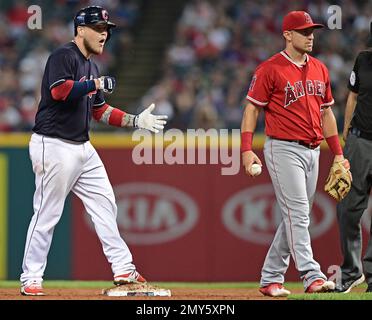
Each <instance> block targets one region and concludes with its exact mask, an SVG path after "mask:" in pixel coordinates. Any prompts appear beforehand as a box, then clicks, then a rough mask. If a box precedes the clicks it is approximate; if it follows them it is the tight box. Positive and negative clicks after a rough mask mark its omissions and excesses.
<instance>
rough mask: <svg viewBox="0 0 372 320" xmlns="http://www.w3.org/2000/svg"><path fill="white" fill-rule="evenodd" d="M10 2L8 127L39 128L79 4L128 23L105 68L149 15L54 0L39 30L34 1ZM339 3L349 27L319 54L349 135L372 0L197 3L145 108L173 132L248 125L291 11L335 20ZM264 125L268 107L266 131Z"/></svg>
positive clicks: (1, 53)
mask: <svg viewBox="0 0 372 320" xmlns="http://www.w3.org/2000/svg"><path fill="white" fill-rule="evenodd" d="M4 1H5V2H6V0H4ZM2 2H3V0H2ZM8 2H9V5H8V7H6V8H5V9H4V8H1V7H0V9H1V10H0V74H1V86H0V131H22V130H23V131H27V130H30V129H31V127H32V125H33V121H34V115H35V112H36V109H37V103H38V101H39V91H40V90H39V89H40V81H41V78H42V74H43V70H44V66H45V63H46V60H47V57H48V55H49V54H50V52H51V50H52V49H53V48H55V47H57V46H58V45H61V44H64V43H66V42H68V41H70V40H71V39H72V35H73V23H72V17H73V14H74V13H75V12H77V10H78V9H79V8H81V7H83V6H86V5H90V4H101V5H103V6H104V7H105V8H107V9H108V11H109V12H110V20H113V21H115V23H117V24H118V26H119V28H117V30H116V31H117V32H115V33H114V35H113V37H112V41H111V40H110V42H109V44H108V48H107V50H105V53H104V54H103V55H102V56H100V57H97V59H96V61H97V62H98V64H99V65H100V69H101V72H105V70H107V69H109V68H112V67H113V66H114V62H115V55H116V54H118V52H119V51H120V50H119V49H120V48H122V47H123V46H125V45H128V43H130V42H131V41H132V34H131V27H132V26H133V24H134V23H135V21H136V19H137V17H138V15H139V14H140V10H139V6H138V3H139V1H136V0H126V1H119V0H107V1H103V0H102V1H72V0H56V1H44V4H43V28H42V30H31V31H30V30H28V29H27V19H28V17H29V14H28V13H27V8H28V6H29V5H30V4H29V3H28V2H27V1H8ZM34 2H36V1H34ZM331 5H338V6H339V7H340V8H341V10H342V11H341V13H342V20H341V21H342V29H334V30H331V29H329V28H325V29H322V30H316V31H315V41H314V43H315V46H314V51H313V55H314V56H315V57H318V58H319V59H321V60H322V61H323V62H324V63H325V64H326V65H327V66H328V68H329V70H330V75H331V81H332V89H333V95H334V98H335V101H336V104H335V106H334V112H335V114H336V117H337V120H338V125H339V130H340V131H341V130H342V123H343V113H344V107H345V101H346V96H347V92H348V91H347V87H346V86H347V81H348V79H349V75H350V72H351V70H352V67H353V63H354V59H355V57H356V55H357V53H358V52H359V51H360V50H362V49H365V43H366V39H367V36H368V34H369V24H370V21H371V19H372V3H371V1H368V0H365V1H355V0H339V1H332V3H331V2H328V1H326V0H311V1H310V0H308V1H306V0H304V1H290V0H276V1H274V0H260V1H250V0H213V1H212V0H209V1H208V0H194V1H189V2H187V4H186V6H185V8H184V10H183V13H182V15H181V16H180V18H179V21H178V24H177V26H176V28H175V29H174V30H175V34H174V41H173V43H171V44H170V45H169V48H168V49H167V51H166V53H165V58H164V61H163V62H162V63H163V72H162V75H161V76H160V78H159V80H158V81H157V83H156V84H155V85H154V86H153V87H152V88H150V89H149V91H148V92H147V94H146V95H145V96H144V97H143V98H142V99H141V100H142V105H145V106H146V105H149V104H150V103H152V102H155V103H156V105H157V112H158V113H159V114H160V113H161V114H167V115H168V116H169V119H170V121H169V123H168V128H171V127H172V128H179V129H183V130H184V129H186V128H205V129H207V128H211V127H213V128H229V129H232V128H239V127H240V121H241V118H242V112H243V106H244V105H245V103H246V102H245V96H246V93H247V89H248V87H249V82H250V79H251V77H252V74H253V72H254V70H255V68H256V67H257V65H258V64H259V63H260V62H262V61H264V60H266V59H267V58H269V57H270V56H272V55H274V54H275V53H277V52H279V51H280V50H282V49H283V48H284V45H285V43H284V39H283V37H282V32H281V22H282V18H283V16H284V15H285V14H286V13H287V12H288V11H291V10H306V11H307V12H309V13H310V15H311V16H312V18H313V20H314V21H315V22H321V23H323V24H325V25H326V26H327V25H328V22H329V20H330V17H331V15H332V12H329V8H330V6H331ZM159 63H161V62H159ZM263 127H264V119H263V113H261V115H260V118H259V121H258V126H257V130H258V131H260V130H262V129H263Z"/></svg>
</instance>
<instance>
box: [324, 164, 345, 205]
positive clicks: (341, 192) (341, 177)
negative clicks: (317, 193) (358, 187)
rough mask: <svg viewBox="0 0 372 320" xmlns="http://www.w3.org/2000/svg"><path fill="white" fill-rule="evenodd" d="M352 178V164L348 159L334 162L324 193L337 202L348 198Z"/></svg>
mask: <svg viewBox="0 0 372 320" xmlns="http://www.w3.org/2000/svg"><path fill="white" fill-rule="evenodd" d="M351 181H352V176H351V172H350V163H349V161H348V160H347V159H345V160H343V161H340V162H333V164H332V166H331V169H330V171H329V174H328V178H327V181H326V184H325V186H324V191H325V192H327V193H328V194H329V195H330V196H331V197H333V198H334V199H336V201H341V200H342V199H343V198H345V197H346V195H347V194H348V192H349V191H350V188H351Z"/></svg>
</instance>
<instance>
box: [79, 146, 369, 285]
mask: <svg viewBox="0 0 372 320" xmlns="http://www.w3.org/2000/svg"><path fill="white" fill-rule="evenodd" d="M98 152H99V154H100V156H101V158H102V160H103V162H104V164H105V166H106V170H107V172H108V175H109V178H110V181H111V183H112V185H113V188H114V192H115V195H116V200H117V205H118V216H117V221H118V226H119V230H120V233H121V235H122V237H123V238H124V239H125V241H126V243H127V244H128V246H129V248H130V249H131V252H132V254H133V258H134V263H135V264H136V266H137V268H138V270H139V271H140V272H141V273H142V274H143V275H144V276H145V277H146V278H148V279H149V280H151V281H259V279H260V271H261V267H262V264H263V261H264V259H265V255H266V252H267V250H268V248H269V246H270V243H271V241H272V239H273V237H274V234H275V230H276V227H277V226H278V224H279V223H280V220H281V217H280V213H279V209H278V205H277V202H276V200H275V195H274V190H273V187H272V184H271V180H270V177H269V175H268V172H267V169H266V168H265V165H264V167H263V172H262V174H261V175H260V176H258V177H255V178H249V177H247V176H246V175H245V174H244V171H243V170H242V169H241V170H240V172H239V173H238V174H236V175H222V174H221V165H220V164H205V165H202V164H199V165H197V164H194V165H187V164H184V165H179V164H174V165H169V164H153V165H151V164H147V165H145V164H142V165H136V164H135V163H134V162H133V160H132V150H131V149H117V148H111V149H109V148H107V149H106V148H103V149H98ZM256 153H257V154H258V156H259V157H260V158H261V159H264V157H263V154H262V150H256ZM331 162H332V156H331V154H330V152H329V150H328V149H324V150H323V149H322V151H321V157H320V173H319V179H318V189H317V194H316V197H315V202H314V207H313V212H312V216H311V225H310V232H311V236H312V247H313V252H314V257H315V258H316V259H317V261H318V262H319V263H320V265H321V267H322V271H323V272H324V273H325V274H327V275H328V276H331V275H332V273H334V272H335V269H334V265H339V264H340V263H341V262H342V261H341V254H340V247H339V233H338V228H337V217H336V203H335V201H334V200H332V199H331V198H330V197H329V196H328V195H327V194H326V193H325V192H324V191H323V186H324V183H325V180H326V177H327V175H328V171H329V167H330V164H331ZM72 210H73V221H72V228H73V240H72V243H73V244H74V245H73V248H72V251H73V259H72V261H73V267H72V269H73V270H72V277H73V278H74V279H85V280H90V279H112V273H111V269H110V266H109V264H108V262H107V261H106V259H105V256H104V255H103V252H102V247H101V244H100V242H99V240H98V238H97V236H96V234H95V231H94V226H93V224H92V222H91V221H90V220H89V217H88V215H87V214H86V212H85V210H84V207H83V204H82V203H81V201H80V200H79V199H77V198H76V197H74V198H73V200H72ZM368 210H369V212H370V211H371V206H370V207H369V208H368ZM369 216H370V214H368V215H365V217H364V218H363V219H364V220H363V222H362V225H363V235H364V237H366V236H367V233H368V232H367V230H369V225H370V222H369V221H370V219H369ZM365 239H366V238H365ZM298 280H299V276H298V272H297V271H296V270H295V268H294V266H293V261H292V260H291V265H290V268H289V270H288V272H287V275H286V281H298Z"/></svg>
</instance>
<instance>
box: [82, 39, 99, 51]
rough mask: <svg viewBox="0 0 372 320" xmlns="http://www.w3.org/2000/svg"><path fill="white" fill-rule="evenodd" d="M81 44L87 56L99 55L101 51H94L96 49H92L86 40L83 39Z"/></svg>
mask: <svg viewBox="0 0 372 320" xmlns="http://www.w3.org/2000/svg"><path fill="white" fill-rule="evenodd" d="M83 44H84V47H85V49H86V50H87V52H88V53H89V54H101V51H100V50H96V49H94V48H93V47H92V46H91V45H90V43H89V41H88V40H87V39H85V38H84V39H83Z"/></svg>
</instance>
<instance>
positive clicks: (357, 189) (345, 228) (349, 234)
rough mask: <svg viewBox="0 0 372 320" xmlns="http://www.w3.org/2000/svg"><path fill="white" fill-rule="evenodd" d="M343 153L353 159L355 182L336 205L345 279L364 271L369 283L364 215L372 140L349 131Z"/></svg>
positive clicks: (371, 179)
mask: <svg viewBox="0 0 372 320" xmlns="http://www.w3.org/2000/svg"><path fill="white" fill-rule="evenodd" d="M344 155H345V158H347V159H348V160H349V161H350V166H351V169H350V171H351V173H352V175H353V182H352V185H351V190H350V192H349V194H348V195H347V196H346V197H345V198H344V199H343V200H342V201H341V202H340V203H339V204H338V205H337V218H338V226H339V231H340V242H341V250H342V254H343V258H344V260H343V263H342V265H341V270H342V280H343V281H347V280H350V279H355V278H358V277H360V276H361V275H362V273H363V270H364V274H365V276H366V281H367V283H368V284H371V283H372V234H371V231H372V228H371V230H370V237H369V241H368V246H367V249H366V253H365V256H364V258H363V265H362V261H361V255H362V229H361V221H360V220H361V218H362V215H363V213H364V211H365V210H366V209H367V207H368V199H369V194H370V191H371V183H372V140H367V139H363V138H360V137H357V136H356V135H354V134H352V133H349V135H348V137H347V140H346V144H345V148H344Z"/></svg>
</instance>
